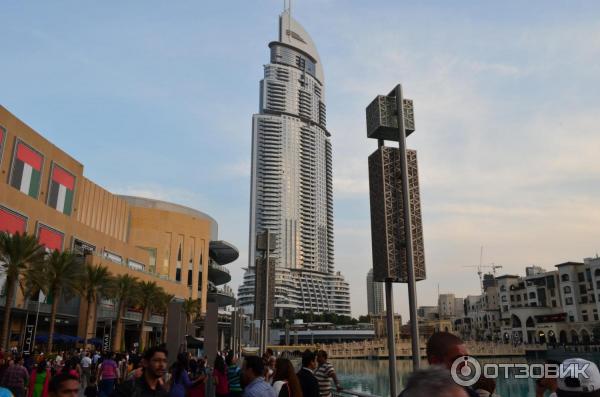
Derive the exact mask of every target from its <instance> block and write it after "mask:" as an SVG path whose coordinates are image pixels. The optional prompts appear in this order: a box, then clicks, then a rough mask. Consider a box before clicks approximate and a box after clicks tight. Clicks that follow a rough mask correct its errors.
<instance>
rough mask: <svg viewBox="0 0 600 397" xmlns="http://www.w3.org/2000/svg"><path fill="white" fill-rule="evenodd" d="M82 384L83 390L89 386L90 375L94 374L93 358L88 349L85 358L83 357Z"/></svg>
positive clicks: (84, 354)
mask: <svg viewBox="0 0 600 397" xmlns="http://www.w3.org/2000/svg"><path fill="white" fill-rule="evenodd" d="M80 365H81V386H82V387H83V390H85V388H86V387H87V386H88V384H89V382H90V377H91V376H92V359H91V358H90V355H89V353H88V352H87V351H86V352H85V353H83V358H82V359H81V363H80Z"/></svg>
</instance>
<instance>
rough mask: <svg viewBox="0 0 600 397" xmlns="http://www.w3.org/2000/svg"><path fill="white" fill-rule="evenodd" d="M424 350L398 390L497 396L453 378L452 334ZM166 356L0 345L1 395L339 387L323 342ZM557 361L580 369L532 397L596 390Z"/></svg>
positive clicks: (192, 395) (253, 396) (318, 394)
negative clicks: (255, 352)
mask: <svg viewBox="0 0 600 397" xmlns="http://www.w3.org/2000/svg"><path fill="white" fill-rule="evenodd" d="M426 354H427V361H428V363H429V366H428V367H427V368H425V369H420V370H417V371H414V372H413V373H412V374H411V375H410V376H409V377H408V379H407V381H406V384H405V388H404V390H403V391H402V392H401V393H400V395H399V397H417V396H436V397H499V396H498V395H497V394H496V382H495V379H491V378H486V377H485V376H482V377H480V378H479V380H478V381H477V382H476V383H475V384H474V385H472V386H460V385H459V384H457V382H456V380H455V378H453V376H452V375H453V374H452V373H451V371H452V370H454V371H456V370H457V368H456V366H454V368H453V364H454V363H455V361H456V360H457V359H458V358H461V357H465V356H468V354H469V352H468V350H467V347H466V345H465V343H464V342H463V341H462V340H461V339H460V338H459V337H457V336H456V335H454V334H451V333H448V332H439V333H435V334H433V336H431V338H430V339H429V341H428V342H427V349H426ZM172 361H173V360H169V357H168V353H167V350H166V349H165V348H164V347H161V346H158V347H152V348H149V349H147V350H146V351H145V352H144V353H143V354H141V355H140V354H136V353H130V354H116V355H115V354H113V353H111V352H108V353H104V354H100V353H99V352H97V351H91V352H90V351H87V350H80V351H77V352H75V351H73V352H59V353H58V354H56V355H54V356H53V357H45V356H44V354H38V355H35V356H32V355H29V356H22V355H19V354H18V353H17V352H14V351H13V352H2V351H0V397H81V396H85V397H212V396H213V394H214V395H215V396H216V397H331V396H332V393H333V391H334V389H335V390H338V391H339V390H342V388H341V385H340V382H339V379H338V377H337V375H336V371H335V369H334V368H333V366H332V365H331V363H329V361H328V358H327V352H325V351H324V350H319V351H312V350H306V351H304V352H303V353H302V357H301V362H300V363H299V365H298V368H295V367H294V364H293V363H292V361H291V360H290V359H289V358H288V357H286V356H284V355H280V356H277V355H275V354H274V353H273V351H272V350H270V349H267V351H266V352H265V354H264V355H263V356H262V357H258V356H247V357H244V358H243V360H242V364H241V366H240V365H239V361H238V357H237V356H236V355H235V354H234V353H233V352H231V351H224V352H219V353H218V354H217V355H216V358H215V359H214V361H213V362H212V363H211V364H212V366H211V365H209V363H208V362H207V357H193V356H192V355H191V354H190V353H188V352H181V353H179V354H177V356H176V359H175V360H174V363H173V364H172V365H170V366H169V363H170V362H172ZM547 363H548V364H553V365H560V364H561V363H559V362H547ZM562 365H563V366H565V365H577V366H578V367H579V368H585V371H581V372H576V374H575V375H573V376H572V377H568V376H567V377H564V378H561V377H558V378H557V377H544V378H541V379H538V380H537V381H536V397H544V396H546V397H548V396H550V397H600V370H598V367H597V366H596V364H594V363H592V362H590V361H587V360H584V359H581V358H574V359H568V360H566V361H564V362H563V363H562ZM208 391H210V394H209V393H208Z"/></svg>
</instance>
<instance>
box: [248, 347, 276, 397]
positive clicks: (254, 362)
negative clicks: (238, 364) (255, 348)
mask: <svg viewBox="0 0 600 397" xmlns="http://www.w3.org/2000/svg"><path fill="white" fill-rule="evenodd" d="M264 370H265V367H264V365H263V362H262V359H261V358H260V357H257V356H251V357H246V358H245V359H244V366H243V367H242V381H243V382H244V384H245V385H246V387H245V388H244V394H243V397H277V396H275V391H274V390H273V388H272V387H271V385H269V384H268V383H267V382H265V379H264V378H263V374H264Z"/></svg>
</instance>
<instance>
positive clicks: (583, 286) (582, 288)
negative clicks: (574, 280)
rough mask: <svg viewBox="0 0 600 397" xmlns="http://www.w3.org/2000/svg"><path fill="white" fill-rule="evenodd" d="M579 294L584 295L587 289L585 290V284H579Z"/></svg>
mask: <svg viewBox="0 0 600 397" xmlns="http://www.w3.org/2000/svg"><path fill="white" fill-rule="evenodd" d="M579 293H580V294H585V293H587V288H586V286H585V284H581V285H580V286H579Z"/></svg>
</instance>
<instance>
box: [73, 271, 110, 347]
mask: <svg viewBox="0 0 600 397" xmlns="http://www.w3.org/2000/svg"><path fill="white" fill-rule="evenodd" d="M113 283H114V278H113V277H112V274H111V272H110V271H109V270H108V268H107V267H106V266H102V265H92V264H89V263H88V264H86V266H85V274H84V276H83V280H82V283H81V285H80V286H79V291H80V293H81V295H82V297H83V298H85V301H86V302H87V315H86V319H85V336H84V341H83V345H84V346H85V345H87V340H88V332H89V327H90V322H91V323H92V324H93V325H94V327H93V328H92V336H94V335H95V334H96V327H95V325H96V318H97V310H96V307H97V303H98V298H100V297H102V296H108V294H109V292H110V291H111V290H112V285H113Z"/></svg>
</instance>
